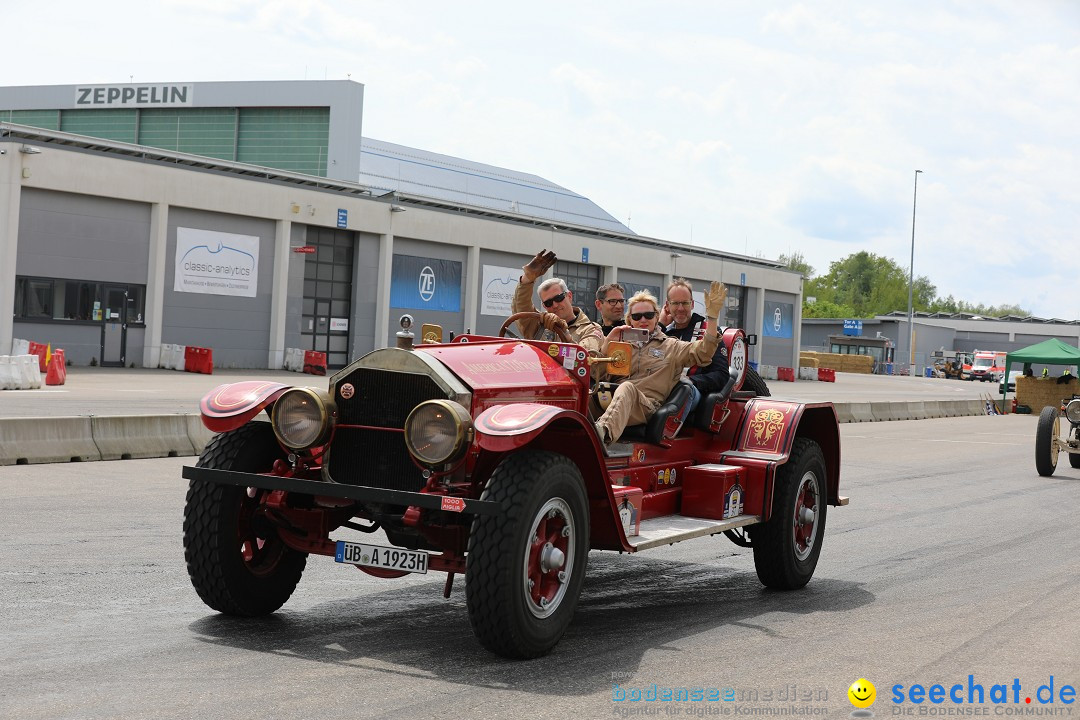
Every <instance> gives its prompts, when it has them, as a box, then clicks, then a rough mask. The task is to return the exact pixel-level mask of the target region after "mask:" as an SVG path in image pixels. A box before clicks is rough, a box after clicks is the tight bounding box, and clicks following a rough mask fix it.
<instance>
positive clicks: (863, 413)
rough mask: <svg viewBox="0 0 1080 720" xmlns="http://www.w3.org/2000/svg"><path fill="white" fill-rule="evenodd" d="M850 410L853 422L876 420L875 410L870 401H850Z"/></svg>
mask: <svg viewBox="0 0 1080 720" xmlns="http://www.w3.org/2000/svg"><path fill="white" fill-rule="evenodd" d="M848 412H849V413H850V414H851V421H852V422H874V420H875V418H874V412H873V409H872V408H871V407H870V403H849V404H848Z"/></svg>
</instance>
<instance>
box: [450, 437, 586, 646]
mask: <svg viewBox="0 0 1080 720" xmlns="http://www.w3.org/2000/svg"><path fill="white" fill-rule="evenodd" d="M481 499H483V500H491V501H495V502H501V503H503V507H504V511H503V512H502V513H501V514H499V515H478V516H477V517H476V520H475V521H474V522H473V527H472V534H471V535H470V537H469V555H468V558H467V560H466V566H465V598H466V603H467V605H468V608H469V620H470V622H471V623H472V626H473V631H474V632H475V633H476V637H477V639H478V640H479V641H480V643H481V644H482V645H483V646H484V647H486V648H487V649H488V650H491V651H492V652H494V653H497V654H499V655H502V656H503V657H509V658H533V657H538V656H540V655H544V654H546V653H547V652H549V651H550V650H551V649H552V648H553V647H555V644H556V643H558V642H559V639H560V638H562V636H563V633H565V632H566V628H567V626H568V625H569V624H570V619H571V618H572V617H573V616H574V609H575V607H576V606H577V600H578V595H579V594H580V593H581V584H582V581H583V580H584V577H585V564H586V561H587V560H588V554H589V504H588V499H587V496H586V494H585V486H584V483H583V482H582V480H581V473H580V472H579V471H578V469H577V466H576V465H574V463H573V462H571V461H570V460H569V459H568V458H566V457H565V456H563V455H558V454H556V453H552V452H536V451H524V452H519V453H515V454H513V455H510V456H508V457H506V458H505V459H504V460H503V461H502V462H501V463H500V464H499V466H498V467H497V468H496V469H495V472H494V473H492V475H491V478H490V479H489V480H488V483H487V487H486V488H485V489H484V492H483V495H482V496H481Z"/></svg>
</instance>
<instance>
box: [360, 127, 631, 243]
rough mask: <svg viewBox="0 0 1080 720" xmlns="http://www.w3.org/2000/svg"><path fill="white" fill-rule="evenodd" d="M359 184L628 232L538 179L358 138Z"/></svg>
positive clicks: (580, 200) (607, 216)
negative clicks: (359, 140)
mask: <svg viewBox="0 0 1080 720" xmlns="http://www.w3.org/2000/svg"><path fill="white" fill-rule="evenodd" d="M358 180H359V182H360V183H361V184H362V185H367V186H368V187H370V188H371V189H372V191H373V192H374V193H375V194H376V195H378V194H379V191H383V192H402V193H409V194H415V195H423V196H426V197H430V198H435V199H439V200H445V201H449V202H455V203H463V204H467V205H473V206H479V207H485V208H491V209H492V210H497V211H499V212H503V213H514V214H520V215H525V216H529V217H536V218H542V219H545V220H552V221H554V222H561V223H570V224H573V225H584V226H586V227H593V228H598V229H602V230H609V231H614V232H619V233H626V234H628V235H633V234H635V233H634V231H633V230H631V229H630V228H628V227H626V226H625V225H623V224H622V223H621V222H619V221H618V220H616V219H615V218H614V217H612V216H611V215H610V214H609V213H607V212H605V211H604V210H603V208H601V207H600V206H599V205H597V204H596V203H594V202H593V201H592V200H589V199H588V198H587V197H584V196H582V195H579V194H577V193H576V192H573V191H571V190H567V189H566V188H564V187H562V186H560V185H556V184H555V183H553V182H550V181H548V180H545V179H544V178H542V177H539V176H538V175H530V174H528V173H523V172H518V171H516V170H507V169H506V168H500V167H495V166H493V165H484V164H483V163H478V162H472V161H470V160H464V159H462V158H456V157H451V156H449V155H440V154H439V153H433V152H428V151H427V150H419V149H417V148H411V147H406V146H404V145H395V144H394V143H388V142H383V141H382V140H373V139H372V138H367V137H365V138H362V139H361V142H360V176H359V179H358Z"/></svg>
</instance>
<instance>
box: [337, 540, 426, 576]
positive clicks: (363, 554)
mask: <svg viewBox="0 0 1080 720" xmlns="http://www.w3.org/2000/svg"><path fill="white" fill-rule="evenodd" d="M334 560H336V561H337V562H339V563H348V564H350V565H363V566H365V567H377V568H383V569H384V570H401V571H403V572H411V573H426V572H427V566H428V554H427V553H426V552H422V551H417V550H402V549H401V548H389V547H380V546H379V545H364V544H362V543H353V542H346V541H344V540H338V542H337V552H335V553H334Z"/></svg>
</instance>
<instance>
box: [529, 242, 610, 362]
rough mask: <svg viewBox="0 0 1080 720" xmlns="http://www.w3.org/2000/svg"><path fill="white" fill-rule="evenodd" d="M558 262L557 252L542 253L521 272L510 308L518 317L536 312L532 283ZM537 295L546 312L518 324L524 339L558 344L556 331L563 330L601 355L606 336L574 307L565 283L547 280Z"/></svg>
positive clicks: (589, 349)
mask: <svg viewBox="0 0 1080 720" xmlns="http://www.w3.org/2000/svg"><path fill="white" fill-rule="evenodd" d="M555 260H556V257H555V253H554V252H551V251H550V250H541V251H540V252H538V253H537V254H536V257H534V258H533V259H532V260H531V261H529V263H528V264H527V265H525V266H524V267H523V268H521V278H520V279H519V280H518V285H517V289H516V290H515V291H514V301H513V304H512V305H511V308H512V309H513V311H514V312H515V313H519V312H530V311H531V312H536V309H535V308H534V307H533V304H532V295H533V283H535V282H536V278H538V277H540V276H541V275H543V274H544V273H545V272H547V270H548V268H550V267H551V266H552V265H554V264H555ZM537 292H538V293H539V295H540V302H541V304H543V306H544V312H541V315H540V318H539V319H534V318H529V319H527V320H518V329H519V330H520V331H521V337H523V338H527V339H529V340H548V341H555V340H557V339H558V337H557V336H556V334H555V332H554V329H555V327H561V328H563V329H564V330H567V331H568V332H569V333H570V337H571V338H573V340H574V342H576V343H577V344H578V345H580V346H581V347H583V348H585V350H587V351H589V352H594V353H599V351H600V345H601V343H603V341H604V333H603V332H602V331H601V330H600V326H599V325H598V324H596V323H595V322H593V321H592V320H591V319H590V318H589V316H588V315H586V314H585V313H584V312H582V310H581V308H576V307H574V294H573V293H572V292H570V290H569V289H567V287H566V283H565V282H564V281H562V280H560V279H559V278H550V279H548V280H545V281H544V282H542V283H540V288H539V290H538V291H537Z"/></svg>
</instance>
